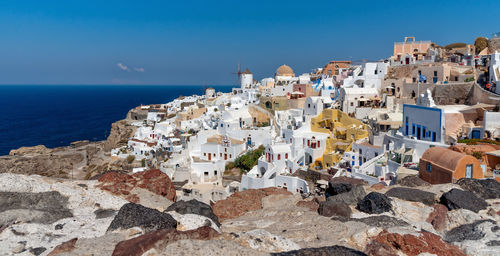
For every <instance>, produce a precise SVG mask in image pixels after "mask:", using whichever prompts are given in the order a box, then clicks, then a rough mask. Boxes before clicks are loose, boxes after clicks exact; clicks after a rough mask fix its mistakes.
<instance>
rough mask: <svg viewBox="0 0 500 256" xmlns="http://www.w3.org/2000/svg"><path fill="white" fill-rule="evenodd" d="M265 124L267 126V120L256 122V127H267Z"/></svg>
mask: <svg viewBox="0 0 500 256" xmlns="http://www.w3.org/2000/svg"><path fill="white" fill-rule="evenodd" d="M267 126H269V123H268V122H262V123H258V124H257V127H267Z"/></svg>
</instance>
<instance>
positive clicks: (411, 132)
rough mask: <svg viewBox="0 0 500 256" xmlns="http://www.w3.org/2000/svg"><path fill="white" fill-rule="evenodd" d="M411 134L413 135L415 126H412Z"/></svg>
mask: <svg viewBox="0 0 500 256" xmlns="http://www.w3.org/2000/svg"><path fill="white" fill-rule="evenodd" d="M411 131H412V132H411V134H413V135H415V124H413V125H412V130H411Z"/></svg>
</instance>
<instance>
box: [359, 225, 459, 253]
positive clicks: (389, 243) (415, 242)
mask: <svg viewBox="0 0 500 256" xmlns="http://www.w3.org/2000/svg"><path fill="white" fill-rule="evenodd" d="M374 245H375V246H374ZM380 246H384V249H385V253H384V254H382V255H400V254H401V253H403V255H404V254H405V255H412V256H413V255H420V254H433V255H440V256H465V255H466V254H465V253H464V252H462V251H461V250H460V249H459V248H458V247H457V246H455V245H452V244H449V243H447V242H445V241H443V240H442V239H441V237H440V236H438V235H436V234H433V233H430V232H425V231H421V232H419V234H418V235H412V234H399V233H390V232H388V231H386V230H384V231H382V232H380V233H379V234H378V235H377V236H376V237H374V239H373V241H372V242H371V244H370V245H369V246H367V248H369V249H371V250H372V251H371V253H370V255H376V254H373V252H374V251H376V250H374V248H377V247H380Z"/></svg>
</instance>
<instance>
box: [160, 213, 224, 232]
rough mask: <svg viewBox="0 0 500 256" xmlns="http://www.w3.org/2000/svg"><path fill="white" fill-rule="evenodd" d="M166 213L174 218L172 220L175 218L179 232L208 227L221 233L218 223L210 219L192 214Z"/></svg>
mask: <svg viewBox="0 0 500 256" xmlns="http://www.w3.org/2000/svg"><path fill="white" fill-rule="evenodd" d="M165 213H168V214H169V215H170V216H172V218H174V219H175V220H176V221H177V230H179V231H186V230H193V229H197V228H200V227H204V226H207V227H211V228H213V229H214V230H215V231H217V232H219V233H220V232H221V230H220V228H219V226H218V225H217V223H215V222H214V221H213V220H212V219H210V218H208V217H205V216H202V215H197V214H190V213H187V214H180V213H177V212H174V211H170V212H165Z"/></svg>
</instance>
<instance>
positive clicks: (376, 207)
mask: <svg viewBox="0 0 500 256" xmlns="http://www.w3.org/2000/svg"><path fill="white" fill-rule="evenodd" d="M356 208H357V209H358V210H360V211H362V212H366V213H369V214H373V213H376V214H379V213H383V212H387V211H390V210H391V209H392V205H391V201H390V200H389V198H387V196H385V195H384V194H380V193H378V192H371V193H370V194H368V195H366V196H365V197H364V198H363V199H362V200H361V201H359V202H358V205H357V207H356Z"/></svg>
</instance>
